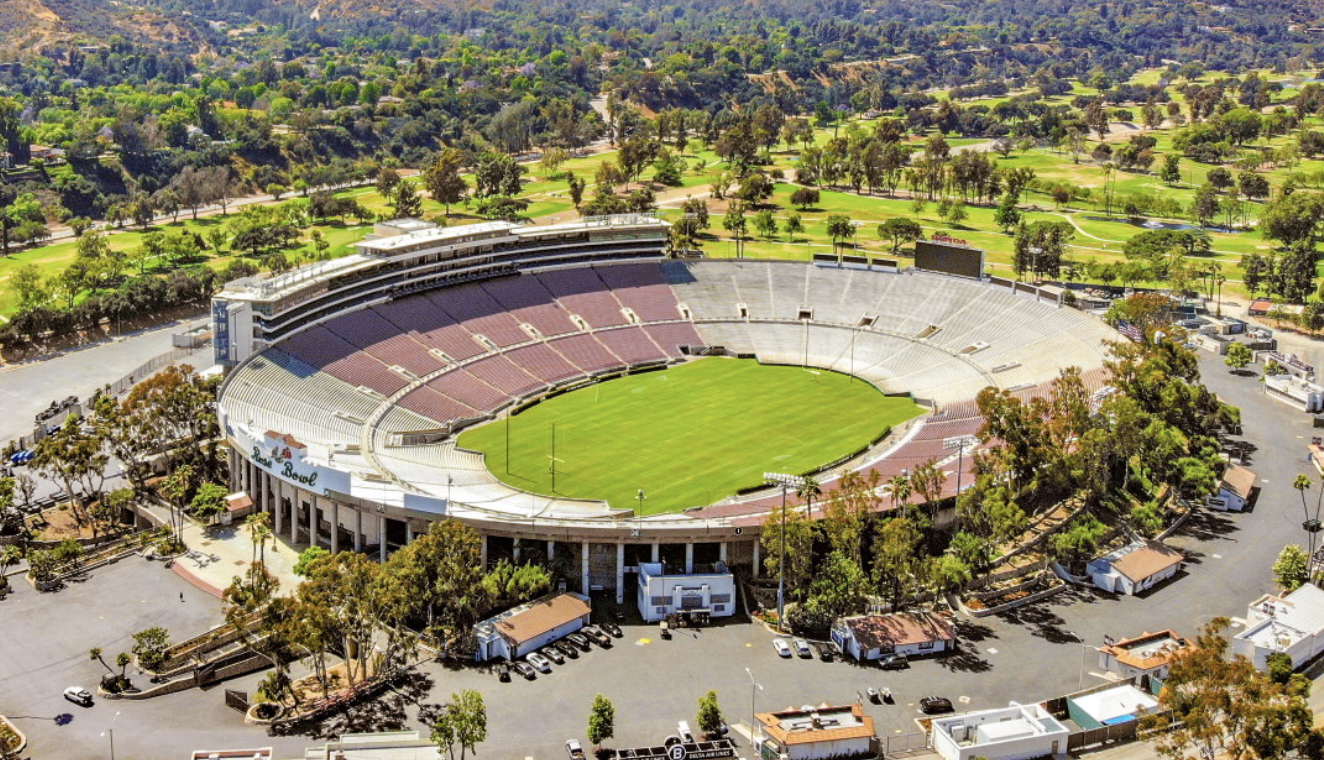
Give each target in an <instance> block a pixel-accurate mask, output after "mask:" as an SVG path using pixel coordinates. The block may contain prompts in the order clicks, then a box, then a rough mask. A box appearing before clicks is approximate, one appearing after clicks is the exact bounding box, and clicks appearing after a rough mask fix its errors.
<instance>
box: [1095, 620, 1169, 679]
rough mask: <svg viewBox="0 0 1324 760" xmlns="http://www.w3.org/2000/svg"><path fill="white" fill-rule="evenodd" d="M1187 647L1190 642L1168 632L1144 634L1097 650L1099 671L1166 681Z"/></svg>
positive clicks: (1124, 676) (1146, 632) (1111, 643)
mask: <svg viewBox="0 0 1324 760" xmlns="http://www.w3.org/2000/svg"><path fill="white" fill-rule="evenodd" d="M1190 647H1191V642H1189V641H1187V640H1186V639H1183V638H1182V637H1180V636H1178V635H1177V634H1176V633H1173V632H1172V631H1159V632H1158V633H1150V632H1149V631H1145V632H1144V633H1143V634H1141V635H1139V636H1136V637H1134V638H1130V639H1122V640H1121V641H1117V642H1109V643H1108V644H1107V645H1106V646H1101V647H1099V667H1100V668H1101V669H1103V670H1105V671H1107V672H1109V673H1116V674H1117V675H1119V676H1121V677H1122V678H1127V679H1130V678H1138V677H1140V676H1150V677H1151V678H1157V679H1159V680H1160V681H1161V680H1163V679H1164V678H1167V677H1168V668H1169V667H1171V666H1172V663H1173V661H1174V660H1176V659H1177V658H1178V657H1179V656H1181V655H1182V654H1183V653H1185V652H1187V651H1189V650H1190Z"/></svg>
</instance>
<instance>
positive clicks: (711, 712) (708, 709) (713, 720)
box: [695, 690, 722, 736]
mask: <svg viewBox="0 0 1324 760" xmlns="http://www.w3.org/2000/svg"><path fill="white" fill-rule="evenodd" d="M695 723H696V724H697V725H698V726H699V730H700V731H702V732H704V733H705V734H707V735H709V736H713V735H715V734H717V733H718V732H720V731H721V730H722V708H721V707H719V706H718V704H717V692H716V691H712V690H709V692H708V693H707V694H705V695H703V696H702V697H699V715H698V717H697V719H696V720H695Z"/></svg>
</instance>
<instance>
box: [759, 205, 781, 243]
mask: <svg viewBox="0 0 1324 760" xmlns="http://www.w3.org/2000/svg"><path fill="white" fill-rule="evenodd" d="M754 230H755V231H757V232H758V233H759V234H760V235H762V236H763V237H765V238H767V239H769V240H772V239H773V238H775V237H777V232H778V228H777V218H776V217H774V216H773V215H772V210H771V209H766V208H765V209H763V210H762V211H760V212H758V213H757V214H755V215H754Z"/></svg>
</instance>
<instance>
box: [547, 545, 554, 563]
mask: <svg viewBox="0 0 1324 760" xmlns="http://www.w3.org/2000/svg"><path fill="white" fill-rule="evenodd" d="M555 556H556V542H555V541H548V542H547V561H548V562H551V561H552V557H555Z"/></svg>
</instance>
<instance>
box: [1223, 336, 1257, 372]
mask: <svg viewBox="0 0 1324 760" xmlns="http://www.w3.org/2000/svg"><path fill="white" fill-rule="evenodd" d="M1253 359H1254V356H1253V355H1252V354H1251V350H1250V349H1249V348H1247V347H1246V344H1245V343H1237V342H1235V341H1234V342H1233V343H1232V344H1231V345H1229V346H1228V347H1227V356H1225V357H1224V358H1223V363H1224V364H1226V365H1227V366H1229V367H1231V368H1232V369H1234V370H1242V369H1245V368H1246V365H1248V364H1250V363H1251V361H1252V360H1253Z"/></svg>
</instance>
